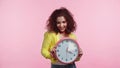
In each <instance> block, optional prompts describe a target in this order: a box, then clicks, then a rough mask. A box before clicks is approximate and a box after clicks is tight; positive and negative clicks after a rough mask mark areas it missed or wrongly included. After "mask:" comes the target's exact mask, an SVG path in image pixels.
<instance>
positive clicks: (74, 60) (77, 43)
mask: <svg viewBox="0 0 120 68" xmlns="http://www.w3.org/2000/svg"><path fill="white" fill-rule="evenodd" d="M67 39H68V40H72V41H74V42H75V43H76V44H77V47H78V54H77V57H78V55H79V53H80V51H79V50H80V48H79V44H78V42H77V41H76V40H75V39H72V38H69V37H66V38H63V39H60V40H59V41H58V42H57V43H56V45H55V48H57V46H58V44H59V43H60V42H62V41H64V40H67ZM55 57H56V59H57V60H58V61H59V62H61V63H63V64H71V63H73V62H75V60H76V59H77V57H76V58H75V59H74V60H73V61H71V62H68V63H66V62H63V61H61V60H60V59H59V58H58V57H57V54H56V50H55Z"/></svg>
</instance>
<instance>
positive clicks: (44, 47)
mask: <svg viewBox="0 0 120 68" xmlns="http://www.w3.org/2000/svg"><path fill="white" fill-rule="evenodd" d="M50 44H51V36H50V35H49V33H48V32H46V33H45V34H44V40H43V43H42V49H41V54H42V55H43V56H44V57H45V58H46V59H50V58H51V57H52V56H51V54H50V51H49V50H50Z"/></svg>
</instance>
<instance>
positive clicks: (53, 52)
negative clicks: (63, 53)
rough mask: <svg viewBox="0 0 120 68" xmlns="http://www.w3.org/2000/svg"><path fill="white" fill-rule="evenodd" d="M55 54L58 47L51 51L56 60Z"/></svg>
mask: <svg viewBox="0 0 120 68" xmlns="http://www.w3.org/2000/svg"><path fill="white" fill-rule="evenodd" d="M55 52H56V47H54V48H53V49H52V50H51V51H50V54H51V56H52V57H53V58H55V59H56V56H55Z"/></svg>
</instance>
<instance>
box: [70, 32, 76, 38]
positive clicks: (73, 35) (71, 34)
mask: <svg viewBox="0 0 120 68" xmlns="http://www.w3.org/2000/svg"><path fill="white" fill-rule="evenodd" d="M69 36H70V37H71V38H73V39H77V38H76V35H75V33H70V34H69Z"/></svg>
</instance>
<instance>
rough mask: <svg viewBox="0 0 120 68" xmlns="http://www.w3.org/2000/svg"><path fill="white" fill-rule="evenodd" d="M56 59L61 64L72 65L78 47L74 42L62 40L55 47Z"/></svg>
mask: <svg viewBox="0 0 120 68" xmlns="http://www.w3.org/2000/svg"><path fill="white" fill-rule="evenodd" d="M56 46H57V47H56V57H57V59H58V60H59V61H60V62H62V63H66V64H68V63H72V62H74V61H75V59H76V58H77V56H78V52H79V47H78V44H77V42H76V41H75V40H72V39H63V40H61V41H59V42H58V44H57V45H56Z"/></svg>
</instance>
